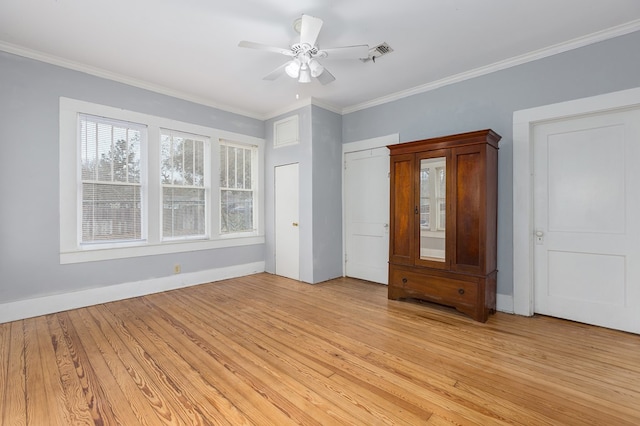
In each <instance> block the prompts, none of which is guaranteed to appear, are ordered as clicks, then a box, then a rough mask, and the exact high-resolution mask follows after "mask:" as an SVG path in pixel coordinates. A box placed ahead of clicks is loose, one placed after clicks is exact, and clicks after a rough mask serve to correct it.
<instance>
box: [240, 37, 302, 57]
mask: <svg viewBox="0 0 640 426" xmlns="http://www.w3.org/2000/svg"><path fill="white" fill-rule="evenodd" d="M238 46H239V47H247V48H249V49H257V50H265V51H267V52H273V53H280V54H282V55H286V56H293V55H294V53H293V52H292V51H291V49H283V48H282V47H273V46H267V45H266V44H262V43H255V42H253V41H245V40H242V41H241V42H240V43H238Z"/></svg>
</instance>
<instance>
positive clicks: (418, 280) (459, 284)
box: [389, 266, 478, 306]
mask: <svg viewBox="0 0 640 426" xmlns="http://www.w3.org/2000/svg"><path fill="white" fill-rule="evenodd" d="M424 271H425V272H426V273H424V272H423V271H422V270H415V269H414V270H411V269H408V268H407V269H404V268H398V267H394V266H390V270H389V277H390V280H389V285H390V286H393V287H397V288H402V290H403V293H404V294H406V295H407V297H414V298H417V299H424V300H429V301H432V302H436V303H442V304H445V305H460V304H463V305H469V306H471V305H474V304H476V303H477V295H478V286H477V284H476V283H475V282H473V281H463V280H458V279H455V278H449V277H444V276H440V275H431V274H429V273H428V272H427V271H428V270H424Z"/></svg>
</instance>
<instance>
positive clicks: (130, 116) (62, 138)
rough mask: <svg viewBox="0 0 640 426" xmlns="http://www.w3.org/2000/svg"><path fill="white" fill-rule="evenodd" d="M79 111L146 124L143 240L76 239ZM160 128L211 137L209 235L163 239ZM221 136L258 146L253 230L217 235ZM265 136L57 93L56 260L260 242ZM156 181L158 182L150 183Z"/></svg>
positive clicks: (86, 259) (79, 218)
mask: <svg viewBox="0 0 640 426" xmlns="http://www.w3.org/2000/svg"><path fill="white" fill-rule="evenodd" d="M79 114H87V115H95V116H98V117H105V118H107V119H112V120H121V121H128V122H132V123H138V124H141V125H145V126H147V151H146V152H145V153H144V154H142V155H143V156H146V162H147V167H146V170H147V173H146V174H143V176H142V177H141V180H142V182H141V183H142V184H143V188H146V194H145V195H146V203H147V212H146V214H147V220H146V223H147V229H146V236H147V239H146V240H144V241H130V242H116V243H113V242H109V243H96V244H88V245H87V244H80V240H79V238H78V232H77V230H78V226H81V221H82V213H81V211H79V204H78V193H79V191H80V190H81V185H82V176H81V167H80V159H81V156H80V154H81V153H80V143H79V131H80V130H79V128H80V126H79V125H78V123H79V121H78V120H79ZM160 129H169V130H175V131H176V132H180V133H187V134H194V135H201V136H205V137H208V138H209V141H210V155H209V156H208V158H207V160H206V161H208V166H209V170H210V173H209V177H208V180H209V185H208V186H209V190H208V191H207V194H206V197H208V201H209V206H210V208H209V209H208V212H207V218H206V220H207V229H208V230H209V232H208V237H207V238H204V239H197V240H193V239H186V240H184V239H177V240H176V239H169V240H163V239H162V192H161V191H162V188H161V186H162V184H161V179H160V162H161V159H160V157H161V156H160ZM220 140H226V141H233V143H236V144H240V145H247V146H256V147H257V157H258V159H257V162H256V163H257V164H256V169H257V170H256V172H257V173H256V175H255V176H256V179H257V186H256V188H255V190H254V191H255V194H256V202H257V205H256V211H255V213H254V214H255V215H256V218H255V228H256V229H255V230H254V231H253V232H243V233H238V234H226V235H220V232H219V226H218V224H219V223H220V207H219V206H220V198H219V193H220V190H219V185H220V161H219V152H220ZM264 143H265V142H264V139H261V138H256V137H253V136H248V135H243V134H239V133H234V132H229V131H224V130H220V129H214V128H211V127H206V126H201V125H197V124H192V123H186V122H182V121H177V120H173V119H168V118H163V117H158V116H154V115H149V114H144V113H139V112H134V111H128V110H124V109H120V108H114V107H110V106H106V105H100V104H95V103H91V102H85V101H79V100H75V99H70V98H64V97H61V98H60V134H59V155H60V158H59V164H60V175H59V179H60V182H59V183H60V263H61V264H68V263H81V262H91V261H100V260H108V259H121V258H128V257H137V256H149V255H159V254H169V253H181V252H187V251H194V250H210V249H217V248H224V247H236V246H244V245H253V244H263V243H264V242H265V237H264V201H263V198H264V197H263V196H262V194H264ZM154 180H155V181H157V182H155V183H154Z"/></svg>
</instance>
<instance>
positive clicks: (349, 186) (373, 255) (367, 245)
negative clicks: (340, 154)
mask: <svg viewBox="0 0 640 426" xmlns="http://www.w3.org/2000/svg"><path fill="white" fill-rule="evenodd" d="M344 179H345V185H344V187H345V194H344V200H345V239H346V264H345V274H346V275H347V276H349V277H354V278H360V279H363V280H368V281H373V282H377V283H381V284H387V283H388V271H389V269H388V268H389V266H388V261H389V150H388V149H387V148H386V147H382V148H376V149H368V150H364V151H357V152H350V153H347V154H345V172H344Z"/></svg>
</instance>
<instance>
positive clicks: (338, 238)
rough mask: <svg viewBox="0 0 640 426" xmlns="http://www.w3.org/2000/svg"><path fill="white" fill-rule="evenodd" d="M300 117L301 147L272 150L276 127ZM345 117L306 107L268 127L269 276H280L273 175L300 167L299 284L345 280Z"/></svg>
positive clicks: (266, 160) (266, 157) (266, 237)
mask: <svg viewBox="0 0 640 426" xmlns="http://www.w3.org/2000/svg"><path fill="white" fill-rule="evenodd" d="M296 114H297V115H298V120H299V126H300V143H299V144H297V145H288V146H283V147H279V148H273V137H274V136H273V124H274V123H275V122H276V121H278V120H281V119H283V118H286V117H290V116H293V115H296ZM341 132H342V117H341V116H340V115H339V114H336V113H333V112H330V111H327V110H325V109H323V108H319V107H317V106H313V105H310V106H306V107H303V108H300V109H298V110H296V111H292V112H290V113H287V114H283V115H281V116H278V117H275V118H273V119H270V120H267V121H266V122H265V139H266V147H265V163H266V164H265V171H266V176H265V211H266V212H265V222H266V223H265V233H266V236H265V242H266V253H265V255H266V259H265V265H266V266H265V269H266V271H267V272H271V273H274V272H275V256H276V253H275V229H274V222H275V205H274V185H275V182H274V169H275V167H277V166H281V165H285V164H292V163H299V165H300V166H299V173H300V204H299V214H300V220H299V223H300V280H301V281H304V282H307V283H312V284H315V283H318V282H321V281H326V280H329V279H331V278H336V277H340V276H342V263H341V262H342V260H341V259H342V196H341V194H342V170H341V167H340V165H341V164H342V135H341Z"/></svg>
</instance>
